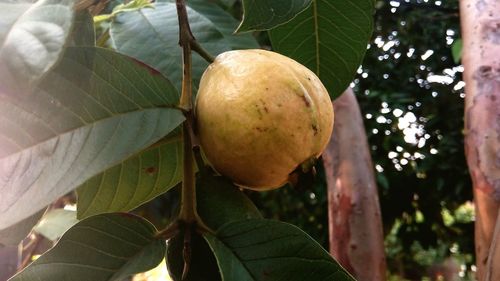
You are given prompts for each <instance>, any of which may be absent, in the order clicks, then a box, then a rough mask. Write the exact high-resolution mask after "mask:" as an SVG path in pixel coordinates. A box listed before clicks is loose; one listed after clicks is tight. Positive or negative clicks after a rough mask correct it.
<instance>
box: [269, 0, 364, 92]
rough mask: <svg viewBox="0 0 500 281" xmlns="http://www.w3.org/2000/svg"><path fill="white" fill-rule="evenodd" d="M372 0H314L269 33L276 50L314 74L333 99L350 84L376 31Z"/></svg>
mask: <svg viewBox="0 0 500 281" xmlns="http://www.w3.org/2000/svg"><path fill="white" fill-rule="evenodd" d="M373 12H374V1H373V0H345V1H331V0H313V1H312V4H311V5H310V6H309V8H308V9H307V10H306V11H304V12H303V13H301V14H300V15H298V16H297V17H296V18H295V19H293V20H292V21H290V22H288V23H287V24H285V25H282V26H280V27H278V28H275V29H273V30H271V31H270V32H269V36H270V39H271V43H272V46H273V49H274V50H275V51H277V52H279V53H282V54H284V55H286V56H288V57H290V58H293V59H295V60H296V61H298V62H300V63H301V64H303V65H305V66H307V67H308V68H309V69H311V70H312V71H314V72H315V73H316V75H318V77H319V78H320V79H321V81H322V82H323V84H324V85H325V87H326V88H327V90H328V92H329V93H330V96H331V97H332V99H334V98H336V97H338V96H339V95H340V94H342V93H343V92H344V90H345V89H346V88H347V87H348V86H349V83H351V81H352V79H353V77H354V75H355V73H356V70H357V69H358V67H359V65H360V64H361V62H362V60H363V57H364V55H365V52H366V48H367V45H368V41H369V39H370V37H371V34H372V29H373V16H372V15H373Z"/></svg>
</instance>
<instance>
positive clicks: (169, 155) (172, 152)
mask: <svg viewBox="0 0 500 281" xmlns="http://www.w3.org/2000/svg"><path fill="white" fill-rule="evenodd" d="M182 163H183V161H182V136H181V134H180V130H175V131H174V132H172V133H171V134H170V135H169V136H167V137H165V138H164V139H162V140H161V141H159V142H158V143H156V144H154V145H153V146H151V147H149V148H147V149H145V150H144V151H141V152H139V153H137V154H135V155H134V156H132V157H130V158H129V159H127V160H125V161H123V162H121V163H120V164H118V165H116V166H114V167H112V168H109V169H107V170H106V171H104V172H103V173H101V174H99V175H96V176H94V177H93V178H91V179H90V180H88V181H87V182H85V183H84V184H83V185H81V186H80V187H79V188H78V205H77V206H78V218H79V219H82V218H86V217H89V216H93V215H96V214H101V213H111V212H126V211H130V210H132V209H135V208H137V207H139V206H140V205H142V204H144V203H146V202H148V201H150V200H151V199H153V198H155V197H157V196H158V195H160V194H163V193H165V192H167V191H168V190H170V189H171V188H172V187H174V186H175V185H176V184H178V183H179V182H180V181H181V179H182Z"/></svg>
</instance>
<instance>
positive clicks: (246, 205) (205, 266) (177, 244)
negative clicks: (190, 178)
mask: <svg viewBox="0 0 500 281" xmlns="http://www.w3.org/2000/svg"><path fill="white" fill-rule="evenodd" d="M197 182H198V184H197V198H198V200H197V202H198V212H199V213H200V216H201V217H202V219H203V221H204V222H205V223H206V224H207V225H208V226H209V227H210V228H212V229H218V228H220V227H221V226H222V225H224V224H226V223H229V222H233V221H241V220H245V219H251V218H261V215H260V213H259V211H258V210H257V208H256V207H255V205H253V203H252V201H250V199H248V197H246V196H245V194H243V192H241V191H240V190H239V189H238V187H236V186H234V185H233V184H232V183H231V182H230V181H228V180H227V179H224V178H223V177H218V176H213V175H209V174H208V173H203V172H202V173H200V174H198V178H197ZM183 248H184V239H183V233H181V234H180V235H178V236H176V237H175V238H173V239H171V240H169V242H168V250H167V261H168V266H169V270H170V272H171V275H172V277H173V279H174V280H175V281H177V280H180V279H181V278H180V277H181V276H182V271H183V267H184V261H183V259H182V258H180V257H182V250H183ZM191 248H192V251H193V252H192V261H191V266H190V270H189V274H188V278H187V280H186V281H204V280H210V281H217V280H220V276H219V271H218V269H217V262H216V260H215V257H214V254H213V253H212V250H211V249H210V247H209V246H208V245H207V242H206V241H205V240H204V239H203V238H202V237H200V236H199V235H198V234H193V241H192V243H191Z"/></svg>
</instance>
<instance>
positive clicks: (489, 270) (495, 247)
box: [486, 215, 500, 281]
mask: <svg viewBox="0 0 500 281" xmlns="http://www.w3.org/2000/svg"><path fill="white" fill-rule="evenodd" d="M498 280H500V215H499V216H497V224H496V227H495V232H494V235H493V241H492V242H491V247H490V255H489V257H488V265H487V267H486V281H498Z"/></svg>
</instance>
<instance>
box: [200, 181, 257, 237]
mask: <svg viewBox="0 0 500 281" xmlns="http://www.w3.org/2000/svg"><path fill="white" fill-rule="evenodd" d="M197 182H198V184H197V198H198V200H197V202H198V211H199V213H200V216H201V217H202V219H203V221H204V222H205V223H206V224H207V225H208V226H209V227H210V228H212V229H214V230H217V229H219V227H221V226H222V225H224V224H226V223H229V222H233V221H240V220H246V219H256V218H262V216H261V214H260V212H259V210H258V209H257V207H255V205H254V204H253V202H252V201H251V200H250V199H249V198H248V197H247V196H246V195H245V194H244V193H243V192H241V191H240V190H239V188H238V187H236V186H235V185H234V184H232V183H231V182H230V181H229V180H227V179H225V178H223V177H219V176H212V175H200V177H199V178H198V180H197Z"/></svg>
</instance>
